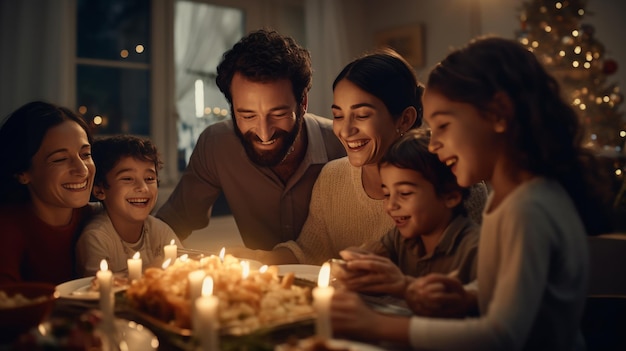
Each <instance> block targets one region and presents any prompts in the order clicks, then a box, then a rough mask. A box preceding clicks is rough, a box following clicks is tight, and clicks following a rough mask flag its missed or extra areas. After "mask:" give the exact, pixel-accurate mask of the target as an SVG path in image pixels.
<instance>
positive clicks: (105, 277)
mask: <svg viewBox="0 0 626 351" xmlns="http://www.w3.org/2000/svg"><path fill="white" fill-rule="evenodd" d="M96 279H98V284H99V285H100V310H101V311H102V315H103V319H104V321H105V322H110V323H112V322H113V302H114V300H113V272H111V271H110V270H109V265H108V264H107V261H106V260H104V259H103V260H102V261H100V270H99V271H98V272H96Z"/></svg>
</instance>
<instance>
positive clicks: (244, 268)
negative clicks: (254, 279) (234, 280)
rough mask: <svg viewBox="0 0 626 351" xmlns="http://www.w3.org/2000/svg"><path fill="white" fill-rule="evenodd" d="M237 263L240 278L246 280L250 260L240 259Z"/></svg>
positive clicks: (248, 273)
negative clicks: (239, 267)
mask: <svg viewBox="0 0 626 351" xmlns="http://www.w3.org/2000/svg"><path fill="white" fill-rule="evenodd" d="M239 264H240V265H241V279H243V280H246V278H248V276H249V275H250V262H249V261H241V262H239Z"/></svg>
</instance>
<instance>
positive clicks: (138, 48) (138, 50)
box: [135, 44, 144, 54]
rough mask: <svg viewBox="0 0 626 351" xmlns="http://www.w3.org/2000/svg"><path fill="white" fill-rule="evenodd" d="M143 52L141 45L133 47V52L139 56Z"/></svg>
mask: <svg viewBox="0 0 626 351" xmlns="http://www.w3.org/2000/svg"><path fill="white" fill-rule="evenodd" d="M143 50H144V47H143V45H141V44H139V45H137V46H135V52H136V53H138V54H141V53H142V52H143Z"/></svg>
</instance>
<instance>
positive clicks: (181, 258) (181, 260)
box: [178, 254, 189, 262]
mask: <svg viewBox="0 0 626 351" xmlns="http://www.w3.org/2000/svg"><path fill="white" fill-rule="evenodd" d="M188 259H189V255H188V254H183V255H181V256H180V257H179V258H178V260H179V261H180V262H187V260H188Z"/></svg>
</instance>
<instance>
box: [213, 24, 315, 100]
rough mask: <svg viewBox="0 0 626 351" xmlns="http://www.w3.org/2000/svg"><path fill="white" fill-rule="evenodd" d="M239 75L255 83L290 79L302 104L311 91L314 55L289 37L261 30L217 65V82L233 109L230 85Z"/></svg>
mask: <svg viewBox="0 0 626 351" xmlns="http://www.w3.org/2000/svg"><path fill="white" fill-rule="evenodd" d="M236 72H239V73H241V74H242V75H243V76H244V77H246V78H247V79H249V80H252V81H254V82H272V81H276V80H279V79H285V78H286V79H289V80H290V81H291V86H292V89H293V95H294V97H295V98H296V102H297V103H298V104H299V105H300V104H302V101H303V99H304V97H305V96H306V94H307V93H308V92H309V90H310V89H311V84H312V83H311V81H312V79H313V71H312V68H311V55H310V54H309V52H308V50H306V49H305V48H303V47H301V46H300V45H298V44H297V43H296V41H295V40H294V39H293V38H291V37H288V36H283V35H280V34H279V33H278V32H276V31H274V30H268V29H260V30H257V31H254V32H251V33H249V34H248V35H247V36H245V37H243V38H242V39H241V40H240V41H239V42H238V43H237V44H235V45H234V46H233V48H232V49H230V50H228V51H226V52H225V53H224V56H223V57H222V61H221V62H220V64H219V65H218V66H217V78H216V79H215V80H216V83H217V86H218V87H219V89H220V91H221V92H222V93H223V94H224V96H225V97H226V99H227V100H228V103H229V104H230V106H231V108H232V105H233V98H232V93H231V82H232V80H233V76H234V75H235V73H236Z"/></svg>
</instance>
